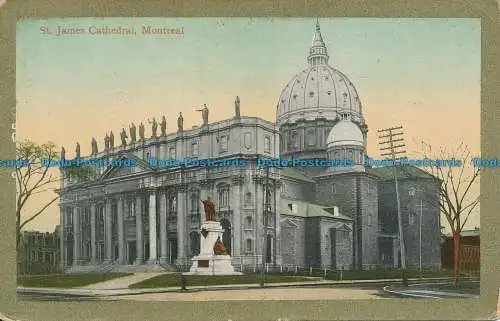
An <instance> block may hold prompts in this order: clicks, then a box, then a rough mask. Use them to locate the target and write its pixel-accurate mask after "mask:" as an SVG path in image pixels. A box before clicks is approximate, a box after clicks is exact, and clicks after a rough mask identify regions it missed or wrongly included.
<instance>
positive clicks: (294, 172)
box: [281, 167, 316, 183]
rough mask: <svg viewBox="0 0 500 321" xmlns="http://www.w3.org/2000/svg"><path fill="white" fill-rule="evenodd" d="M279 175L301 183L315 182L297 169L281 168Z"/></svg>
mask: <svg viewBox="0 0 500 321" xmlns="http://www.w3.org/2000/svg"><path fill="white" fill-rule="evenodd" d="M281 175H282V176H285V177H289V178H294V179H298V180H301V181H306V182H310V183H315V182H316V181H315V180H313V179H312V178H310V177H308V176H307V175H306V173H305V172H304V171H303V170H302V169H300V168H299V167H283V168H282V169H281Z"/></svg>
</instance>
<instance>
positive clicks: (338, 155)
mask: <svg viewBox="0 0 500 321" xmlns="http://www.w3.org/2000/svg"><path fill="white" fill-rule="evenodd" d="M333 155H334V157H333V159H335V160H339V159H340V153H339V152H335V153H334V154H333Z"/></svg>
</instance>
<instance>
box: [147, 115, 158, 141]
mask: <svg viewBox="0 0 500 321" xmlns="http://www.w3.org/2000/svg"><path fill="white" fill-rule="evenodd" d="M148 123H150V124H152V125H151V131H152V132H153V134H152V135H151V138H155V137H156V129H157V128H158V123H157V122H156V119H155V118H154V117H153V121H149V119H148Z"/></svg>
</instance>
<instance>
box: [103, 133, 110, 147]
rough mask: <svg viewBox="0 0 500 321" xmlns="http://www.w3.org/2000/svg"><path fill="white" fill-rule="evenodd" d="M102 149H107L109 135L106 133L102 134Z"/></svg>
mask: <svg viewBox="0 0 500 321" xmlns="http://www.w3.org/2000/svg"><path fill="white" fill-rule="evenodd" d="M104 149H109V135H108V133H106V136H104Z"/></svg>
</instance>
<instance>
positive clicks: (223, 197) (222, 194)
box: [218, 187, 229, 207]
mask: <svg viewBox="0 0 500 321" xmlns="http://www.w3.org/2000/svg"><path fill="white" fill-rule="evenodd" d="M218 197H219V206H220V207H227V206H228V205H229V188H228V187H223V188H221V189H220V190H219V193H218Z"/></svg>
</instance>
